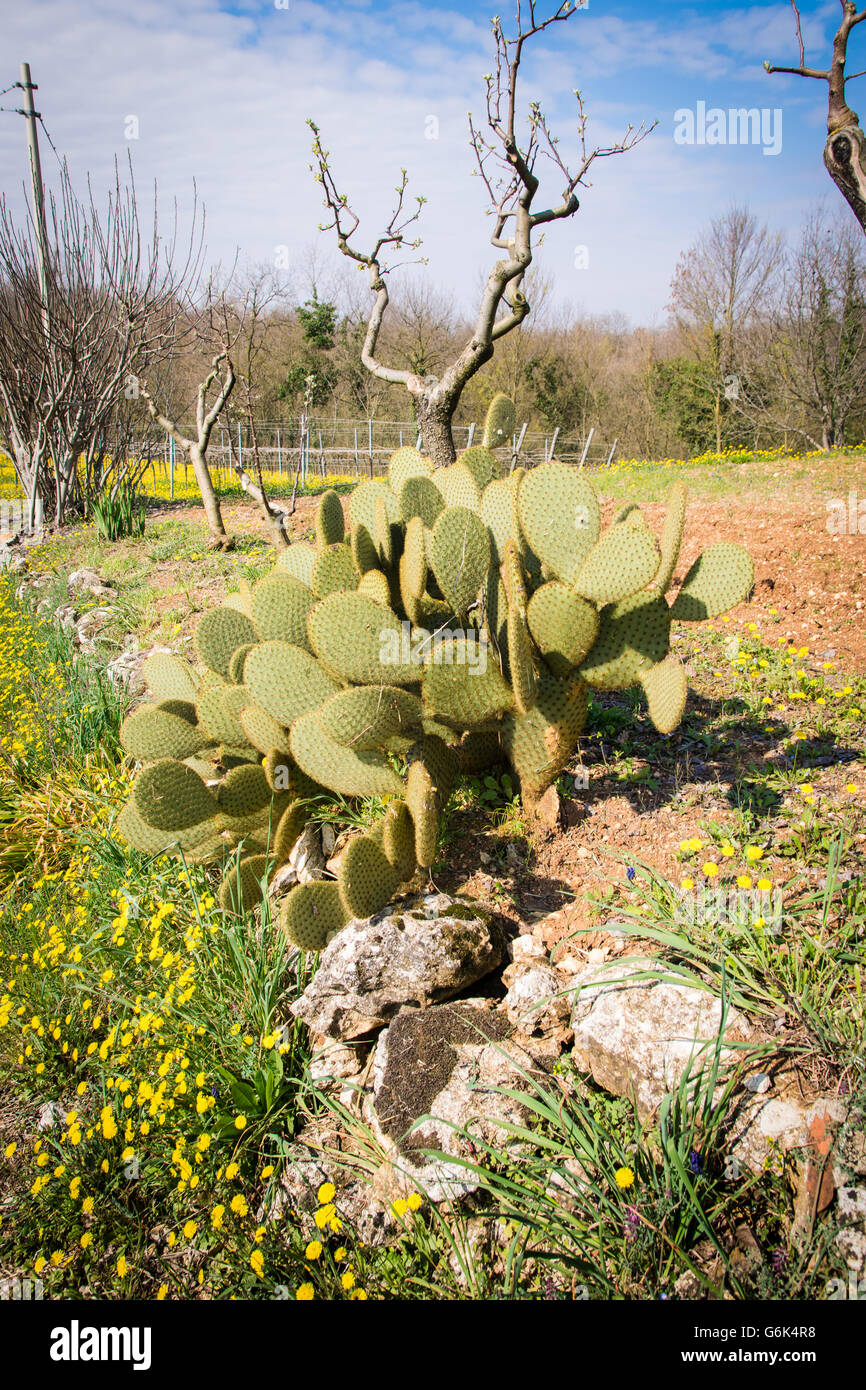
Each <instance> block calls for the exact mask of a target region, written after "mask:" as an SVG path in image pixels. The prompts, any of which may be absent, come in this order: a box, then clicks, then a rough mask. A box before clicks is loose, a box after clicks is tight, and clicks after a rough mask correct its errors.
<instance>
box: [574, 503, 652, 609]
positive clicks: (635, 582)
mask: <svg viewBox="0 0 866 1390" xmlns="http://www.w3.org/2000/svg"><path fill="white" fill-rule="evenodd" d="M658 567H659V548H658V545H657V543H656V539H655V536H653V535H652V534H651V532H649V531H644V530H640V529H638V528H636V527H634V526H632V525H630V524H629V520H628V519H627V520H626V521H623V522H620V524H619V525H618V526H611V527H610V528H609V529H608V530H607V531H605V533H604V535H603V536H602V537H601V538H600V539H599V540H598V541H596V543H595V545H594V546H593V547H592V550H591V551H590V552H589V554H588V555H587V557H586V559H585V560H584V562H583V564H582V565H581V567H580V570H579V571H578V573H577V575H576V576H575V579H574V583H573V588H574V589H575V590H576V591H577V593H579V594H582V595H583V597H584V598H587V599H590V600H591V601H592V602H593V603H595V604H598V606H599V607H600V608H601V607H603V606H604V605H605V604H607V603H617V602H618V601H619V599H621V598H627V597H628V596H629V594H636V593H638V592H639V590H641V589H644V588H646V586H647V584H649V582H650V580H651V579H652V578H653V576H654V575H655V573H656V571H657V570H658Z"/></svg>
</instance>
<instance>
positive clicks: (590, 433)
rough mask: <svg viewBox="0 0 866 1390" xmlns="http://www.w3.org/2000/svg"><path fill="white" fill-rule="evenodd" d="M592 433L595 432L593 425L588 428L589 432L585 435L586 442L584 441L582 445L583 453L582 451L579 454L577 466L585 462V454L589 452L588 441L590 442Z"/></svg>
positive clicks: (581, 465) (579, 466)
mask: <svg viewBox="0 0 866 1390" xmlns="http://www.w3.org/2000/svg"><path fill="white" fill-rule="evenodd" d="M594 434H595V425H593V426H592V429H591V430H590V432H589V434H588V435H587V436H586V443H585V444H584V446H583V453H582V454H581V456H580V463H579V464H578V465H577V466H578V468H582V467H583V465H584V463H585V462H586V456H587V454H588V453H589V442H590V440H591V439H592V436H593V435H594Z"/></svg>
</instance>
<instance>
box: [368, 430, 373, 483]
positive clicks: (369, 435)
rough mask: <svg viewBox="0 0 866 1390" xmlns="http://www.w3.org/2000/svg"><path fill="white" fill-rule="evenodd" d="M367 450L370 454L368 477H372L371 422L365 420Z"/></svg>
mask: <svg viewBox="0 0 866 1390" xmlns="http://www.w3.org/2000/svg"><path fill="white" fill-rule="evenodd" d="M367 448H368V450H369V453H370V477H371V478H372V476H373V421H372V419H368V420H367Z"/></svg>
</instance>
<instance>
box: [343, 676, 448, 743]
mask: <svg viewBox="0 0 866 1390" xmlns="http://www.w3.org/2000/svg"><path fill="white" fill-rule="evenodd" d="M423 715H424V706H423V704H422V703H421V701H420V700H419V699H418V696H417V695H412V694H411V693H410V692H409V691H408V690H402V689H401V688H400V687H399V686H396V685H358V686H353V687H352V688H351V689H350V690H339V691H338V692H337V694H336V695H332V696H331V697H330V699H329V700H326V701H325V703H324V705H323V706H322V708H321V709H320V710H319V724H320V725H321V727H322V729H323V730H324V732H325V734H326V735H327V737H328V738H331V739H333V740H334V742H335V743H339V744H340V745H341V746H342V747H344V748H354V749H356V750H357V751H359V752H360V751H362V750H367V749H371V748H381V747H382V745H383V744H384V743H386V742H387V740H388V739H391V738H395V737H397V736H400V735H402V736H403V737H410V738H411V739H414V738H417V736H418V734H419V733H420V732H421V720H422V718H423Z"/></svg>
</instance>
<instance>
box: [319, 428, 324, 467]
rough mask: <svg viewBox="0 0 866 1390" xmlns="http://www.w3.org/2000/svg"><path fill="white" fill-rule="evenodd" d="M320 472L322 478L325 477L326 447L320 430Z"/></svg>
mask: <svg viewBox="0 0 866 1390" xmlns="http://www.w3.org/2000/svg"><path fill="white" fill-rule="evenodd" d="M319 470H320V472H321V474H322V477H323V478H324V476H325V446H324V444H323V443H322V431H321V430H319Z"/></svg>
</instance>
